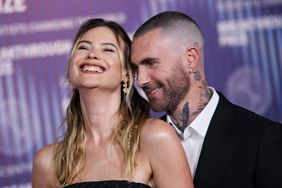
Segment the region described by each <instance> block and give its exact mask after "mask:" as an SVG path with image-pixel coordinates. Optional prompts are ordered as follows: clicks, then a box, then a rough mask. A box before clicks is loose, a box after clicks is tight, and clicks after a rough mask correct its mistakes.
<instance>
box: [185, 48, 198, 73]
mask: <svg viewBox="0 0 282 188" xmlns="http://www.w3.org/2000/svg"><path fill="white" fill-rule="evenodd" d="M185 62H186V66H188V68H189V69H190V70H193V69H194V68H195V67H196V66H197V65H198V64H199V62H200V51H199V49H198V48H195V47H188V48H186V50H185Z"/></svg>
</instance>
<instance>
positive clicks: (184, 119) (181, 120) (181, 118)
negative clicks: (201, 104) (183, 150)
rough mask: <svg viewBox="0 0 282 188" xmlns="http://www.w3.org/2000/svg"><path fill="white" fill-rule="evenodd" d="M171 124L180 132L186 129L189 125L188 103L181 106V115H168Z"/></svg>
mask: <svg viewBox="0 0 282 188" xmlns="http://www.w3.org/2000/svg"><path fill="white" fill-rule="evenodd" d="M169 116H170V118H171V120H172V122H173V124H174V125H175V126H176V127H177V128H178V129H179V130H181V131H182V132H184V130H185V129H186V127H188V125H189V106H188V102H186V103H185V104H184V106H183V109H182V113H177V112H176V113H175V114H172V115H169Z"/></svg>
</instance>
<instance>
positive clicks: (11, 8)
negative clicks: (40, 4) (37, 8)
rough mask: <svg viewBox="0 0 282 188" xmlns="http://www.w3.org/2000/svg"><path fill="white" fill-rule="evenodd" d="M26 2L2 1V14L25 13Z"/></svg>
mask: <svg viewBox="0 0 282 188" xmlns="http://www.w3.org/2000/svg"><path fill="white" fill-rule="evenodd" d="M26 9H27V6H26V2H25V0H0V14H11V13H19V12H25V11H26Z"/></svg>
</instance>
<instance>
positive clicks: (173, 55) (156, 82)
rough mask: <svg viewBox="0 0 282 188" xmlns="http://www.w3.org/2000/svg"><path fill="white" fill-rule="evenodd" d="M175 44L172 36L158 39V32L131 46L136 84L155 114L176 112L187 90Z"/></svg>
mask: <svg viewBox="0 0 282 188" xmlns="http://www.w3.org/2000/svg"><path fill="white" fill-rule="evenodd" d="M177 43H178V41H175V40H174V38H173V37H171V38H170V37H164V36H161V32H160V30H159V29H154V30H152V31H150V32H148V33H146V34H145V35H142V36H140V37H138V38H136V39H134V40H133V43H132V52H131V61H132V63H133V64H134V67H135V68H134V70H135V74H136V79H137V84H138V86H140V87H141V88H143V90H144V91H145V93H146V95H147V97H148V99H149V102H150V105H151V108H152V109H153V110H154V111H156V112H160V111H174V110H176V108H177V105H178V104H179V103H180V102H181V101H182V100H183V98H184V97H185V96H186V94H187V93H188V90H189V87H190V86H189V76H188V73H187V72H185V70H184V63H185V62H184V60H183V55H182V54H183V52H181V51H180V50H179V49H178V50H177Z"/></svg>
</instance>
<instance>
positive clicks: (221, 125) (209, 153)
mask: <svg viewBox="0 0 282 188" xmlns="http://www.w3.org/2000/svg"><path fill="white" fill-rule="evenodd" d="M219 95H220V100H219V104H218V106H217V109H216V111H215V114H214V116H213V118H212V120H211V123H210V125H209V128H208V131H207V134H206V137H205V140H204V143H203V147H202V151H201V154H200V158H199V162H198V166H197V169H196V173H195V177H194V184H195V187H219V186H220V184H221V180H222V178H223V176H224V173H225V172H226V169H227V167H228V165H229V163H230V159H231V157H232V154H233V152H234V150H235V148H236V146H237V144H238V141H239V138H240V134H239V132H240V129H238V128H237V127H236V120H235V119H234V117H233V116H232V114H233V112H232V104H231V103H229V102H228V101H227V99H225V97H224V96H223V95H222V94H220V93H219Z"/></svg>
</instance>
